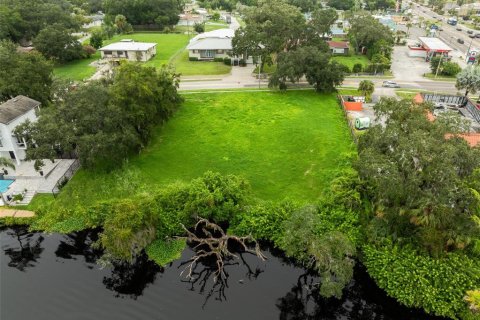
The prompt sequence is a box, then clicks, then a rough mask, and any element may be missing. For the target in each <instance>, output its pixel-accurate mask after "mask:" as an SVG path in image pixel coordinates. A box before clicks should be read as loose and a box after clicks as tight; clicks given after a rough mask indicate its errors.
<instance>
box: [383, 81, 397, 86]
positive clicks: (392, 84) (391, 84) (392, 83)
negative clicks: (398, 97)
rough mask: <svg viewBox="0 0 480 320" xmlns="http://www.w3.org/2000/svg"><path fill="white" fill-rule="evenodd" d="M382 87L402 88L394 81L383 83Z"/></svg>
mask: <svg viewBox="0 0 480 320" xmlns="http://www.w3.org/2000/svg"><path fill="white" fill-rule="evenodd" d="M382 87H385V88H400V85H399V84H398V83H396V82H393V81H383V83H382Z"/></svg>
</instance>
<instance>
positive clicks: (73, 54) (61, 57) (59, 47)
mask: <svg viewBox="0 0 480 320" xmlns="http://www.w3.org/2000/svg"><path fill="white" fill-rule="evenodd" d="M33 45H34V46H35V49H36V50H38V51H39V52H41V53H42V54H43V55H44V56H45V57H46V58H48V59H52V60H56V61H60V62H67V61H72V60H76V59H80V58H81V57H82V54H83V51H82V45H81V44H80V42H78V40H77V39H76V38H75V37H74V36H72V34H71V32H70V30H68V29H66V28H65V27H63V26H62V25H60V24H54V25H49V26H47V27H45V28H44V29H42V30H41V31H40V32H39V33H38V35H37V36H36V37H35V39H33Z"/></svg>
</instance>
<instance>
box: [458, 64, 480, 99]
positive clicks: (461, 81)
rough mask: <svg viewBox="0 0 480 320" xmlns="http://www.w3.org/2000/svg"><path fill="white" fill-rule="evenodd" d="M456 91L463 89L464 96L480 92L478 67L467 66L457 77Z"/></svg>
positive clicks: (479, 71) (479, 69)
mask: <svg viewBox="0 0 480 320" xmlns="http://www.w3.org/2000/svg"><path fill="white" fill-rule="evenodd" d="M455 87H456V88H457V89H459V90H460V89H465V96H468V94H469V93H476V92H477V91H479V90H480V67H479V66H476V67H473V66H468V67H466V68H465V69H463V70H462V71H461V72H460V73H459V74H458V75H457V83H456V84H455Z"/></svg>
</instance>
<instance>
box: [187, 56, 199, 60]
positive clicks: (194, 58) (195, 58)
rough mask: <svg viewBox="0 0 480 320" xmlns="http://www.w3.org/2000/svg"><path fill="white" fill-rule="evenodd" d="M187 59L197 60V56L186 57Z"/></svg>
mask: <svg viewBox="0 0 480 320" xmlns="http://www.w3.org/2000/svg"><path fill="white" fill-rule="evenodd" d="M188 60H190V61H198V58H197V57H188Z"/></svg>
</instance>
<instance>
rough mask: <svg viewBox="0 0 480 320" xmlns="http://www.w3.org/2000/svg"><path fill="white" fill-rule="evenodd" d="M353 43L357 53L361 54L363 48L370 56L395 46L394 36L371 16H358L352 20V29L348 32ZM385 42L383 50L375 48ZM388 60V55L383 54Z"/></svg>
mask: <svg viewBox="0 0 480 320" xmlns="http://www.w3.org/2000/svg"><path fill="white" fill-rule="evenodd" d="M348 36H349V38H350V41H351V43H352V44H353V46H354V47H355V52H357V53H358V52H361V50H362V48H366V49H367V53H368V54H369V55H373V54H375V53H381V52H379V50H384V49H385V47H386V46H387V45H388V46H389V47H390V48H391V47H392V46H393V35H392V32H391V31H390V29H389V28H388V27H387V26H384V25H382V24H381V23H380V22H378V20H376V19H375V18H373V17H372V16H370V15H358V16H355V17H354V18H352V19H351V27H350V30H349V32H348ZM382 40H383V41H384V45H382V47H381V48H375V44H377V46H378V43H379V42H380V41H382ZM383 55H384V56H386V57H387V58H388V55H385V54H383Z"/></svg>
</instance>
